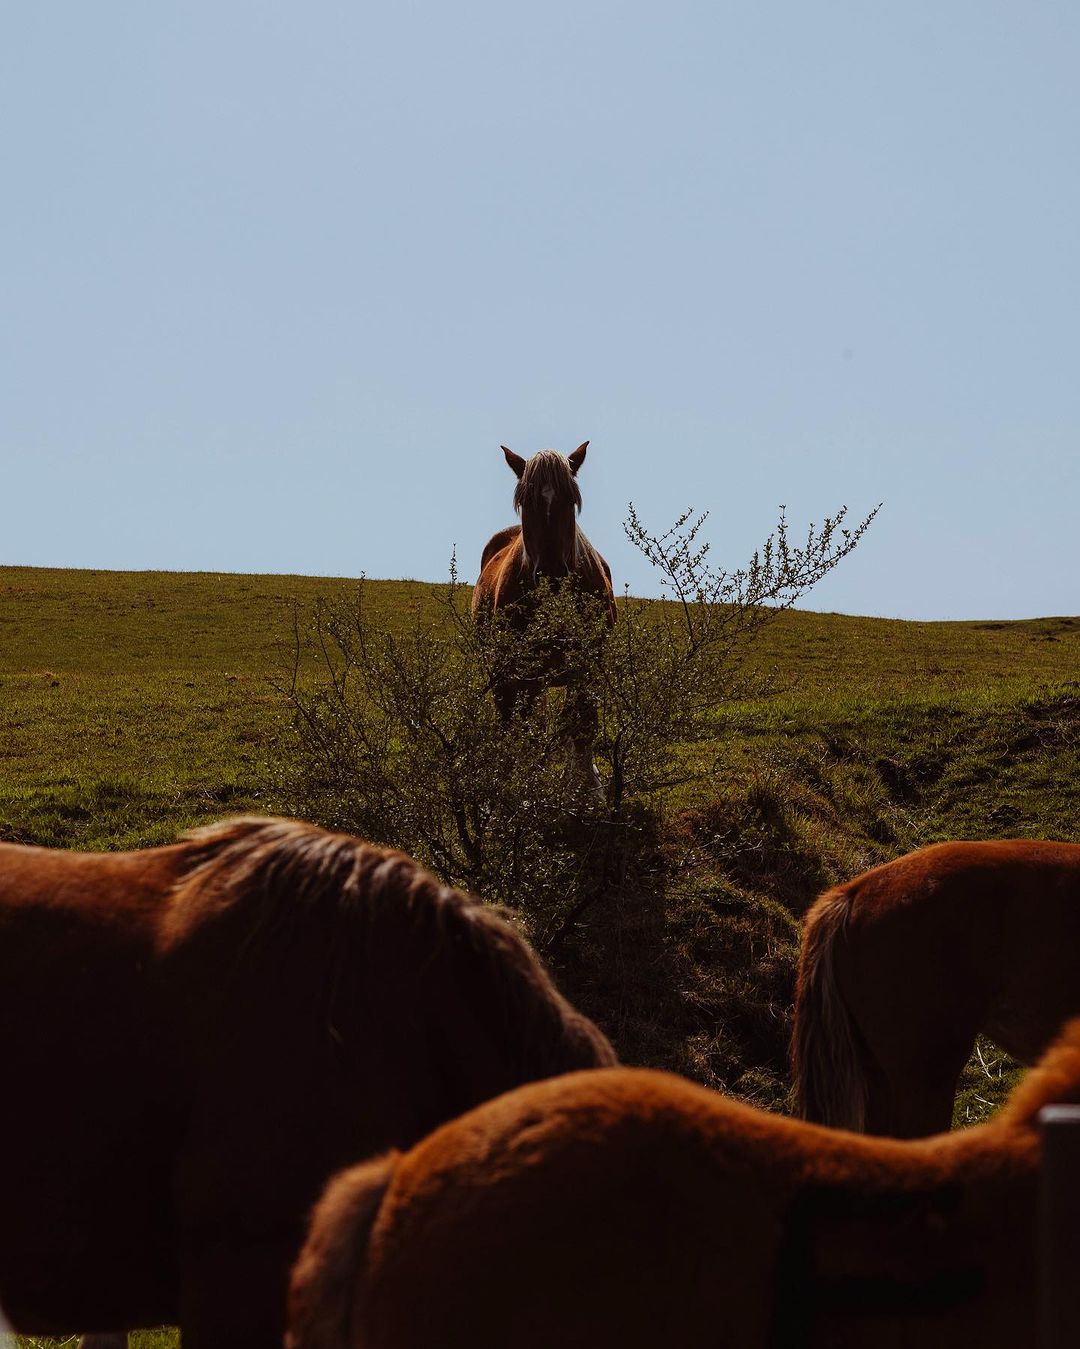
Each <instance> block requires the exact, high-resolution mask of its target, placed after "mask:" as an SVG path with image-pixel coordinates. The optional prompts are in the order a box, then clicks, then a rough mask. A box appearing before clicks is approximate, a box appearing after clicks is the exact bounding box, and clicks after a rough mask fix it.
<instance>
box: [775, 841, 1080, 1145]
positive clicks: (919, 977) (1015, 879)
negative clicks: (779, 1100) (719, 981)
mask: <svg viewBox="0 0 1080 1349" xmlns="http://www.w3.org/2000/svg"><path fill="white" fill-rule="evenodd" d="M1078 1012H1080V845H1078V844H1074V843H1035V842H1030V841H1028V840H1025V839H1017V840H1013V841H1010V842H994V843H939V844H935V845H934V846H933V847H929V848H923V849H921V850H920V851H919V852H914V853H909V854H908V855H907V856H906V857H901V858H898V859H897V860H896V861H895V862H887V863H886V864H885V865H884V866H879V867H875V868H874V869H873V870H872V871H867V872H865V873H864V874H863V875H861V876H857V877H856V878H855V879H854V880H852V881H849V882H848V883H847V884H846V885H841V886H837V887H836V888H835V889H833V890H829V891H827V892H826V893H825V894H824V895H822V896H821V898H820V899H819V900H818V901H817V903H816V904H814V906H813V907H812V908H811V909H810V911H809V913H807V915H806V920H805V924H804V928H803V943H802V954H801V957H800V962H799V976H798V984H797V993H796V1005H795V1028H794V1033H793V1037H792V1045H793V1058H794V1073H795V1081H796V1087H797V1091H798V1095H799V1100H800V1108H801V1112H802V1114H803V1116H804V1117H805V1118H807V1119H810V1120H815V1121H817V1122H819V1123H822V1124H832V1125H835V1126H837V1127H839V1128H846V1129H859V1130H866V1131H867V1132H869V1133H880V1134H892V1135H894V1136H896V1137H899V1138H913V1137H916V1136H918V1135H920V1134H928V1133H934V1132H936V1131H937V1130H940V1129H947V1128H948V1127H949V1123H950V1121H951V1119H952V1110H953V1096H954V1094H955V1092H956V1083H957V1078H958V1077H959V1075H960V1071H961V1069H962V1068H963V1066H964V1064H965V1063H966V1062H967V1059H968V1056H969V1055H970V1054H971V1051H972V1047H973V1046H974V1043H975V1036H976V1034H977V1033H978V1032H980V1031H982V1032H985V1033H986V1034H987V1035H989V1036H990V1037H991V1038H992V1039H993V1040H995V1041H996V1042H997V1043H998V1044H999V1045H1000V1046H1001V1047H1002V1048H1003V1049H1005V1050H1007V1051H1008V1052H1009V1053H1010V1054H1012V1055H1013V1056H1014V1057H1015V1058H1018V1059H1020V1060H1022V1061H1023V1062H1024V1063H1033V1062H1034V1061H1035V1060H1036V1059H1037V1058H1038V1057H1039V1055H1040V1054H1041V1053H1042V1051H1043V1050H1044V1049H1045V1048H1046V1046H1047V1045H1048V1044H1049V1043H1050V1041H1051V1040H1052V1039H1053V1037H1054V1035H1055V1034H1056V1033H1057V1031H1058V1029H1059V1027H1060V1026H1061V1024H1062V1022H1063V1021H1064V1020H1065V1019H1066V1018H1067V1017H1069V1016H1071V1015H1074V1014H1076V1013H1078Z"/></svg>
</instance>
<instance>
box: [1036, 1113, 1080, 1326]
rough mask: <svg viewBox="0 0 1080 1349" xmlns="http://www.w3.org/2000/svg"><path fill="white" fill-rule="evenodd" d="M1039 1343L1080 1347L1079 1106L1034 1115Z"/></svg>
mask: <svg viewBox="0 0 1080 1349" xmlns="http://www.w3.org/2000/svg"><path fill="white" fill-rule="evenodd" d="M1039 1124H1040V1126H1041V1128H1042V1173H1041V1179H1040V1184H1039V1334H1040V1338H1039V1344H1040V1346H1041V1349H1077V1346H1078V1345H1080V1297H1078V1296H1077V1285H1078V1284H1080V1105H1048V1106H1044V1107H1043V1109H1042V1110H1040V1111H1039Z"/></svg>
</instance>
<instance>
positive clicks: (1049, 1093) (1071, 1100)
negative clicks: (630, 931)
mask: <svg viewBox="0 0 1080 1349" xmlns="http://www.w3.org/2000/svg"><path fill="white" fill-rule="evenodd" d="M1077 1104H1080V1017H1077V1018H1075V1019H1074V1020H1072V1021H1067V1022H1066V1023H1065V1026H1064V1028H1063V1029H1062V1031H1061V1034H1060V1035H1059V1036H1058V1038H1057V1039H1056V1040H1055V1041H1054V1043H1053V1044H1052V1045H1051V1046H1050V1048H1049V1049H1048V1050H1047V1051H1046V1053H1045V1054H1044V1055H1043V1056H1042V1058H1041V1059H1040V1060H1039V1062H1038V1063H1037V1064H1036V1065H1035V1067H1034V1068H1032V1069H1031V1070H1030V1072H1028V1073H1027V1074H1026V1075H1025V1077H1024V1079H1023V1081H1022V1082H1021V1083H1020V1085H1019V1086H1018V1087H1016V1088H1015V1089H1014V1090H1013V1092H1012V1093H1011V1094H1010V1096H1009V1099H1008V1100H1007V1101H1006V1102H1005V1104H1004V1105H1003V1106H1002V1108H1001V1111H1000V1112H999V1113H998V1114H997V1115H996V1116H995V1117H994V1118H993V1119H992V1120H991V1121H990V1124H991V1125H994V1126H996V1125H998V1124H1000V1125H1003V1126H1004V1127H1006V1128H1009V1127H1012V1128H1031V1127H1034V1125H1035V1122H1036V1117H1037V1116H1038V1113H1039V1111H1040V1110H1041V1109H1042V1108H1043V1106H1044V1105H1077Z"/></svg>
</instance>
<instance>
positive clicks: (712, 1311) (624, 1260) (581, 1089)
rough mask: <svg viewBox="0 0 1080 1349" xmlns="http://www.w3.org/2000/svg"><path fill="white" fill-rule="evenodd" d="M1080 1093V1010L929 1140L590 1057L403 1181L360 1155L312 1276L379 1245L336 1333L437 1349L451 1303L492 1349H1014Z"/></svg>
mask: <svg viewBox="0 0 1080 1349" xmlns="http://www.w3.org/2000/svg"><path fill="white" fill-rule="evenodd" d="M1078 1094H1080V1022H1078V1023H1074V1024H1073V1025H1072V1026H1070V1027H1069V1028H1068V1029H1067V1030H1066V1032H1065V1035H1064V1036H1063V1037H1062V1040H1061V1041H1060V1042H1059V1044H1058V1045H1057V1047H1056V1048H1055V1049H1054V1050H1052V1051H1051V1053H1050V1054H1049V1055H1048V1056H1047V1057H1046V1058H1045V1059H1044V1060H1043V1063H1042V1065H1041V1066H1040V1068H1039V1069H1038V1070H1036V1071H1035V1072H1033V1073H1032V1074H1030V1075H1029V1077H1028V1079H1027V1080H1026V1081H1025V1083H1024V1084H1023V1085H1022V1086H1021V1088H1020V1089H1018V1091H1017V1092H1015V1093H1014V1095H1013V1097H1012V1098H1010V1103H1009V1104H1008V1105H1007V1106H1006V1108H1005V1109H1004V1110H1003V1111H1002V1112H1001V1114H1000V1116H999V1117H997V1118H996V1119H994V1120H991V1121H990V1122H989V1123H987V1124H985V1125H981V1126H977V1127H975V1128H973V1129H969V1130H963V1131H958V1132H954V1133H950V1134H943V1135H940V1136H938V1137H935V1138H930V1139H922V1140H918V1141H915V1142H901V1141H898V1140H894V1139H888V1138H874V1137H866V1136H857V1135H853V1134H850V1133H846V1132H843V1131H835V1130H828V1129H824V1128H821V1127H819V1126H815V1125H810V1124H805V1123H801V1122H799V1121H795V1120H790V1119H786V1118H783V1117H780V1116H776V1115H771V1114H769V1113H767V1112H764V1111H760V1110H754V1109H752V1108H750V1107H747V1106H744V1105H741V1104H739V1103H737V1102H733V1101H730V1100H727V1099H726V1098H724V1097H722V1096H720V1095H719V1094H718V1093H715V1092H709V1091H707V1090H706V1089H705V1088H702V1087H699V1086H697V1085H696V1084H693V1083H689V1082H686V1081H684V1080H682V1079H679V1078H676V1077H674V1076H672V1075H670V1074H663V1073H656V1072H651V1071H647V1070H640V1069H616V1070H614V1071H611V1072H587V1073H576V1074H570V1075H567V1076H565V1077H561V1078H556V1079H553V1080H550V1081H547V1082H542V1083H536V1084H533V1085H531V1086H526V1087H522V1088H519V1089H517V1090H516V1091H513V1092H510V1093H508V1094H507V1095H505V1096H503V1097H501V1098H499V1099H498V1100H495V1101H491V1102H488V1103H487V1104H485V1105H483V1106H480V1107H478V1108H477V1109H476V1110H474V1111H471V1112H469V1113H468V1114H467V1115H465V1116H463V1117H461V1118H459V1119H456V1120H453V1121H451V1122H449V1123H448V1124H446V1125H444V1126H443V1127H442V1128H440V1129H439V1130H438V1131H436V1132H435V1133H434V1134H432V1135H431V1136H430V1137H428V1138H426V1139H424V1140H423V1141H422V1142H421V1143H419V1144H418V1145H417V1146H416V1147H415V1148H413V1149H412V1150H410V1151H409V1152H407V1153H405V1154H404V1155H403V1156H401V1157H400V1159H396V1161H395V1163H394V1168H395V1169H394V1174H393V1183H392V1184H391V1185H389V1187H387V1183H386V1182H387V1177H386V1175H385V1173H384V1172H378V1171H376V1172H374V1173H367V1174H365V1173H363V1172H360V1173H357V1177H358V1187H357V1190H356V1191H355V1193H354V1194H351V1193H350V1188H349V1177H348V1175H346V1176H345V1177H343V1178H339V1179H338V1181H336V1182H335V1183H334V1185H333V1186H332V1187H331V1189H330V1191H329V1192H328V1197H327V1201H324V1204H323V1205H320V1208H319V1210H318V1211H317V1213H316V1216H315V1219H314V1222H313V1226H312V1230H311V1232H310V1234H309V1238H308V1244H307V1247H306V1250H305V1255H304V1257H303V1263H302V1265H301V1266H300V1268H301V1269H302V1270H303V1275H302V1283H303V1286H305V1287H306V1288H311V1287H313V1286H314V1285H315V1281H316V1278H317V1273H318V1271H317V1266H318V1263H319V1261H320V1259H323V1258H325V1253H326V1252H331V1253H332V1258H333V1262H334V1267H333V1269H332V1270H331V1271H329V1274H328V1281H330V1282H331V1283H332V1284H333V1288H334V1295H333V1303H334V1306H336V1307H340V1306H342V1305H345V1303H346V1301H347V1292H346V1293H343V1291H342V1289H341V1286H340V1280H341V1277H342V1275H343V1273H344V1272H345V1271H346V1269H347V1264H348V1259H347V1258H344V1257H343V1255H342V1249H343V1248H345V1251H346V1255H347V1253H348V1248H349V1247H350V1244H352V1247H353V1250H352V1259H353V1263H354V1264H358V1263H359V1261H360V1259H362V1258H363V1257H364V1255H365V1254H366V1255H368V1257H369V1262H368V1264H367V1266H366V1268H365V1271H364V1273H363V1275H362V1276H361V1277H360V1279H359V1280H354V1283H353V1289H354V1299H353V1301H352V1303H351V1306H352V1309H353V1315H354V1316H355V1318H356V1319H355V1322H354V1323H353V1324H352V1326H351V1329H350V1332H349V1335H348V1337H347V1338H345V1339H344V1340H342V1339H340V1338H339V1339H337V1340H333V1341H327V1342H326V1345H325V1349H331V1346H332V1349H426V1346H427V1345H429V1344H430V1343H431V1339H432V1322H431V1319H430V1318H431V1312H430V1309H431V1307H437V1308H438V1309H439V1311H438V1325H437V1329H438V1336H439V1337H441V1338H440V1339H439V1342H440V1343H446V1344H458V1343H462V1344H464V1343H468V1344H470V1345H471V1346H473V1349H496V1346H502V1345H503V1344H506V1343H512V1344H514V1345H515V1346H517V1349H541V1347H544V1349H546V1346H547V1345H549V1344H551V1343H559V1344H561V1345H568V1346H573V1349H578V1346H582V1347H584V1346H589V1349H639V1347H640V1349H645V1346H653V1345H655V1344H657V1343H673V1344H679V1345H687V1346H691V1345H692V1346H699V1345H700V1346H704V1345H711V1344H723V1345H731V1346H738V1349H766V1346H771V1345H776V1344H781V1343H782V1344H788V1343H795V1342H798V1343H806V1344H808V1345H809V1344H821V1345H824V1344H829V1345H830V1346H832V1345H846V1346H855V1345H859V1346H863V1345H867V1344H874V1345H878V1344H889V1345H891V1344H894V1343H895V1344H897V1345H899V1344H919V1345H920V1346H933V1349H946V1346H951V1345H954V1344H961V1343H963V1344H974V1343H978V1344H984V1345H987V1346H993V1347H994V1349H1012V1346H1013V1345H1014V1344H1018V1343H1026V1339H1025V1338H1024V1336H1025V1330H1030V1327H1031V1324H1032V1323H1033V1318H1034V1316H1035V1283H1036V1279H1035V1251H1034V1233H1035V1212H1036V1195H1037V1179H1038V1165H1039V1132H1038V1126H1037V1119H1036V1115H1037V1112H1038V1110H1039V1108H1040V1107H1041V1106H1042V1105H1045V1104H1047V1103H1049V1102H1050V1101H1053V1100H1062V1099H1075V1098H1076V1096H1077V1095H1078ZM353 1203H355V1204H356V1206H357V1210H356V1212H355V1213H354V1212H351V1211H350V1206H351V1205H352V1204H353ZM376 1205H380V1206H381V1207H379V1210H378V1218H377V1221H376V1222H375V1223H374V1224H373V1222H372V1217H371V1213H372V1210H373V1208H375V1206H376ZM335 1280H336V1283H335V1282H334V1281H335ZM336 1324H337V1325H339V1326H340V1324H341V1321H340V1318H339V1319H338V1321H337V1323H336ZM291 1345H292V1349H324V1344H323V1343H322V1342H320V1341H316V1340H314V1339H312V1340H310V1341H309V1340H308V1339H305V1338H304V1335H303V1334H302V1333H301V1334H298V1335H297V1336H296V1338H294V1340H293V1341H291Z"/></svg>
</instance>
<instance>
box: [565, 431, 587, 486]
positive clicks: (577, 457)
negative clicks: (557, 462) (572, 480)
mask: <svg viewBox="0 0 1080 1349" xmlns="http://www.w3.org/2000/svg"><path fill="white" fill-rule="evenodd" d="M588 448H589V442H588V441H587V440H584V441H582V443H581V444H580V445H579V446H578V447H577V449H576V450H575V451H574V453H573V454H571V455H569V456H568V458H569V461H570V472H571V473H573V474H574V475H575V477H576V476H577V471H578V469H579V468H580V467H581V466H582V464H583V463H584V462H585V451H586V450H587V449H588Z"/></svg>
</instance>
